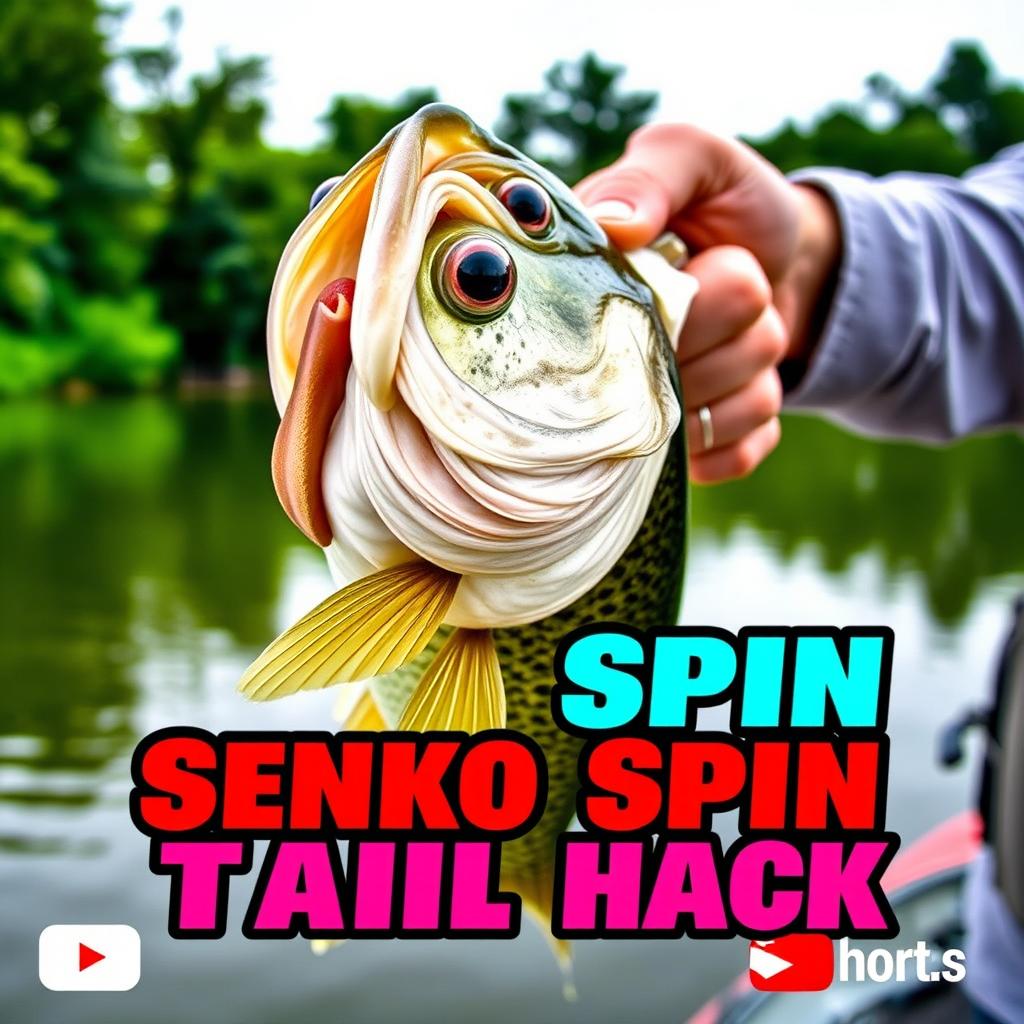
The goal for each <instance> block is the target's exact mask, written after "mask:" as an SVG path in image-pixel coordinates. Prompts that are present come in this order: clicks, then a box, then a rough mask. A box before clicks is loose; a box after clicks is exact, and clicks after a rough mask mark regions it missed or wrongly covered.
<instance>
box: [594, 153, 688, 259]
mask: <svg viewBox="0 0 1024 1024" xmlns="http://www.w3.org/2000/svg"><path fill="white" fill-rule="evenodd" d="M576 193H577V195H578V196H579V197H580V199H581V200H582V201H583V205H584V206H586V207H587V212H588V213H589V214H590V216H591V217H593V218H594V220H596V221H597V222H598V224H600V225H601V227H602V228H604V230H605V231H606V232H607V234H608V237H609V238H610V239H611V240H612V242H614V243H615V245H617V246H618V247H619V248H620V249H626V250H628V249H638V248H640V247H641V246H644V245H647V244H648V243H650V242H653V241H654V239H655V238H657V237H658V235H660V234H661V233H662V232H663V231H664V230H665V225H666V224H667V223H668V220H669V217H670V216H671V214H672V213H673V210H672V208H671V205H670V197H669V195H668V192H667V190H666V189H665V187H664V185H663V183H662V182H661V181H660V180H659V179H658V178H657V177H656V176H654V175H652V174H651V173H649V172H648V171H647V169H646V168H645V167H644V166H643V164H641V163H639V162H637V161H636V160H634V159H631V158H630V156H629V154H628V153H627V155H626V156H624V157H623V158H622V159H621V160H619V161H618V162H617V163H614V164H612V165H611V166H610V167H606V168H605V169H604V170H601V171H597V172H596V173H595V174H591V175H590V176H589V177H587V178H584V179H583V181H581V182H580V183H579V184H578V185H577V186H576Z"/></svg>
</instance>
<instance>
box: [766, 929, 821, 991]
mask: <svg viewBox="0 0 1024 1024" xmlns="http://www.w3.org/2000/svg"><path fill="white" fill-rule="evenodd" d="M834 974H835V954H834V953H833V950H832V940H831V939H830V938H829V937H828V936H827V935H784V936H782V937H781V938H778V939H764V940H762V941H759V942H757V941H755V942H752V943H751V944H750V984H751V985H753V986H754V988H756V989H757V990H758V991H759V992H821V991H822V990H823V989H826V988H828V987H829V985H831V984H832V978H833V975H834Z"/></svg>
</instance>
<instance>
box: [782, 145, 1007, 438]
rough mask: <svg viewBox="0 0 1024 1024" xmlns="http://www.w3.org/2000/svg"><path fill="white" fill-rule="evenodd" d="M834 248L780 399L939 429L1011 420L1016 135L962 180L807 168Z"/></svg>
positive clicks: (957, 430) (846, 418)
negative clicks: (817, 329)
mask: <svg viewBox="0 0 1024 1024" xmlns="http://www.w3.org/2000/svg"><path fill="white" fill-rule="evenodd" d="M793 180H795V181H800V182H805V183H808V184H813V185H815V186H817V187H819V188H821V189H822V190H824V191H825V192H826V194H827V195H829V196H830V197H831V199H832V201H833V202H834V204H835V206H836V209H837V211H838V213H839V219H840V222H841V225H842V231H843V255H842V262H841V266H840V270H839V278H838V283H837V285H836V291H835V295H834V298H833V302H832V306H831V310H830V312H829V315H828V318H827V320H826V323H825V327H824V330H823V332H822V336H821V338H820V340H819V342H818V345H817V348H816V349H815V353H814V355H813V357H812V359H811V362H810V365H809V366H808V367H807V369H806V371H805V373H804V375H803V377H802V379H801V380H800V381H799V383H797V384H796V386H795V387H793V388H792V389H791V390H790V391H788V393H787V395H786V405H787V407H788V408H792V409H815V410H820V411H823V412H825V413H826V414H827V415H829V416H830V417H831V418H834V419H836V420H838V421H840V422H842V423H844V424H846V425H848V426H850V427H852V428H854V429H856V430H859V431H861V432H864V433H870V434H885V435H890V436H894V435H901V436H908V437H915V438H920V439H923V440H933V441H937V440H944V439H948V438H952V437H960V436H962V435H964V434H969V433H972V432H974V431H979V430H984V429H986V428H993V427H999V426H1006V425H1018V426H1020V425H1022V424H1024V145H1020V146H1014V147H1012V148H1011V149H1008V150H1005V151H1004V152H1003V153H1002V154H1000V155H999V156H998V157H997V158H996V159H995V160H994V161H992V162H991V163H989V164H985V165H984V166H982V167H978V168H975V169H974V170H973V171H971V172H969V173H968V174H967V175H965V176H964V177H963V178H962V179H958V178H947V177H941V176H938V175H923V174H899V175H892V176H890V177H887V178H881V179H877V180H876V179H872V178H869V177H867V176H865V175H862V174H858V173H854V172H850V171H839V170H818V169H811V170H806V171H801V172H800V173H798V174H795V175H793Z"/></svg>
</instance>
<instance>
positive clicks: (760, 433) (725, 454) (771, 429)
mask: <svg viewBox="0 0 1024 1024" xmlns="http://www.w3.org/2000/svg"><path fill="white" fill-rule="evenodd" d="M781 436H782V425H781V424H780V423H779V419H778V417H777V416H776V417H773V418H772V419H770V420H769V421H768V422H767V423H762V424H761V426H759V427H758V428H757V429H756V430H755V431H753V432H752V433H750V434H747V436H746V437H745V438H743V440H742V441H737V442H736V443H735V444H731V445H727V446H726V447H725V448H716V449H715V450H714V451H710V452H703V453H697V454H694V455H691V456H690V479H691V480H692V481H693V482H694V483H695V484H715V483H720V482H721V481H723V480H735V479H738V478H739V477H744V476H749V475H750V474H751V473H752V472H753V471H754V470H755V469H756V468H757V467H758V466H759V465H760V464H761V463H762V462H763V461H764V460H765V459H766V458H767V457H768V455H770V454H771V452H772V449H774V448H775V446H776V445H777V444H778V443H779V438H780V437H781Z"/></svg>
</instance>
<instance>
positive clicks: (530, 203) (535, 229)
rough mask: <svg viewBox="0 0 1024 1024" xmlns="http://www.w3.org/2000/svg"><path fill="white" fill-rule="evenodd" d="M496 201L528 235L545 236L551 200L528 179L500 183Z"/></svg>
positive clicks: (512, 179) (548, 226) (548, 223)
mask: <svg viewBox="0 0 1024 1024" xmlns="http://www.w3.org/2000/svg"><path fill="white" fill-rule="evenodd" d="M498 199H499V201H500V202H501V204H502V206H504V207H505V209H506V210H508V212H509V213H511V214H512V216H513V217H515V219H516V221H518V223H519V226H520V227H521V228H522V229H523V230H524V231H525V232H526V233H527V234H528V235H543V234H546V233H547V231H548V229H549V228H550V227H551V219H552V217H551V199H550V197H549V196H548V194H547V192H545V191H544V189H542V188H541V187H540V185H538V184H536V183H535V182H533V181H530V179H529V178H509V179H508V181H504V182H502V184H501V186H500V187H499V189H498Z"/></svg>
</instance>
